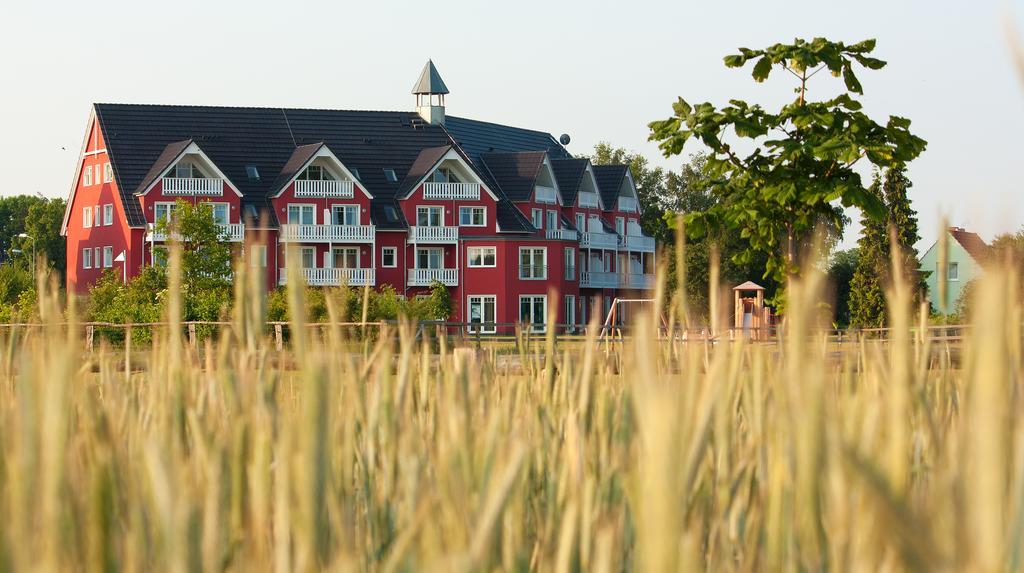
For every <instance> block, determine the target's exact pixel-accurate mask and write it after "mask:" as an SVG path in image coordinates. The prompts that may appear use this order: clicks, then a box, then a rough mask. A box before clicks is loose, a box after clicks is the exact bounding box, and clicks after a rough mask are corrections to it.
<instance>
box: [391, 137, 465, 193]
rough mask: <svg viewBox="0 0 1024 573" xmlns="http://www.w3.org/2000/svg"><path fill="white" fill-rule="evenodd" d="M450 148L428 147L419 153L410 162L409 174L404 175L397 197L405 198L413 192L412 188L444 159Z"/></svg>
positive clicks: (449, 146)
mask: <svg viewBox="0 0 1024 573" xmlns="http://www.w3.org/2000/svg"><path fill="white" fill-rule="evenodd" d="M451 148H452V146H451V145H442V146H439V147H428V148H426V149H424V150H422V151H420V154H419V155H417V156H416V160H415V161H413V162H412V166H410V167H409V172H408V173H406V175H405V179H404V180H403V181H402V185H401V186H400V187H399V188H398V197H400V198H405V197H406V196H407V195H408V194H409V193H411V192H412V191H414V189H413V188H414V187H415V186H416V184H417V183H419V181H420V179H423V178H424V177H426V176H427V174H428V173H430V171H431V170H432V169H434V167H436V166H437V164H438V163H439V162H440V161H441V159H443V158H444V155H445V154H446V153H448V152H449V151H451Z"/></svg>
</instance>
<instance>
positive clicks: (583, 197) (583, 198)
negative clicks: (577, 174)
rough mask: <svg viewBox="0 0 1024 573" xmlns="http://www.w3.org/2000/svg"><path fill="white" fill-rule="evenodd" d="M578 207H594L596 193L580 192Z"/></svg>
mask: <svg viewBox="0 0 1024 573" xmlns="http://www.w3.org/2000/svg"><path fill="white" fill-rule="evenodd" d="M579 201H580V207H590V208H592V209H596V208H597V206H598V202H597V193H580V199H579Z"/></svg>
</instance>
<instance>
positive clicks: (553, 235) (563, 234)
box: [544, 229, 579, 241]
mask: <svg viewBox="0 0 1024 573" xmlns="http://www.w3.org/2000/svg"><path fill="white" fill-rule="evenodd" d="M544 236H545V237H547V238H548V239H552V240H555V241H575V240H577V239H579V233H577V232H576V231H573V230H572V229H548V230H547V231H545V232H544Z"/></svg>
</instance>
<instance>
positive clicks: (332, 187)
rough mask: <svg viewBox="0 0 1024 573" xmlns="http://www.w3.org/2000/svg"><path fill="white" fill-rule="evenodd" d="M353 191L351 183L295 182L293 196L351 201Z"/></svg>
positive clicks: (300, 180) (310, 180) (306, 180)
mask: <svg viewBox="0 0 1024 573" xmlns="http://www.w3.org/2000/svg"><path fill="white" fill-rule="evenodd" d="M354 189H355V187H354V185H353V184H352V182H351V181H321V180H313V179H296V180H295V196H296V197H298V198H311V199H322V198H331V199H351V198H352V197H353V196H354V195H355V191H354Z"/></svg>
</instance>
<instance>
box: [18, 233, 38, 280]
mask: <svg viewBox="0 0 1024 573" xmlns="http://www.w3.org/2000/svg"><path fill="white" fill-rule="evenodd" d="M18 238H19V239H32V266H33V267H34V266H35V265H36V239H35V237H33V236H31V235H29V234H28V233H18ZM33 272H34V271H33Z"/></svg>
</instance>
